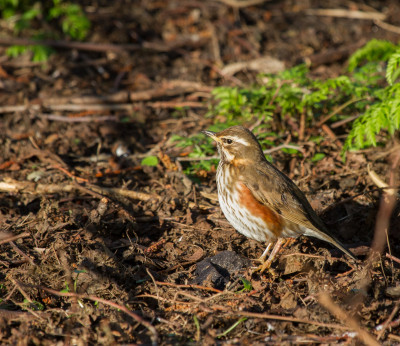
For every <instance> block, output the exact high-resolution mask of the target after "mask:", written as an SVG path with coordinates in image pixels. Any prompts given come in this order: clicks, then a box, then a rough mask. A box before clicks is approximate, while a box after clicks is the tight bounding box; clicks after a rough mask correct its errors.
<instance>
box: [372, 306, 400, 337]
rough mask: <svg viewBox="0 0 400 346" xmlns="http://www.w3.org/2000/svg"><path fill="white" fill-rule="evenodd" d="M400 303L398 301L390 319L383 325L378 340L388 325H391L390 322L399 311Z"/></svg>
mask: <svg viewBox="0 0 400 346" xmlns="http://www.w3.org/2000/svg"><path fill="white" fill-rule="evenodd" d="M399 305H400V303H399V302H397V304H396V305H395V307H394V309H393V311H392V312H391V314H390V315H389V317H388V319H387V320H386V321H385V323H384V324H383V325H381V326H382V329H381V331H380V332H379V334H378V337H377V338H378V340H379V339H380V338H381V337H382V335H383V334H384V333H385V331H386V329H387V327H388V326H389V323H390V322H392V320H393V318H394V316H395V315H396V313H397V311H399Z"/></svg>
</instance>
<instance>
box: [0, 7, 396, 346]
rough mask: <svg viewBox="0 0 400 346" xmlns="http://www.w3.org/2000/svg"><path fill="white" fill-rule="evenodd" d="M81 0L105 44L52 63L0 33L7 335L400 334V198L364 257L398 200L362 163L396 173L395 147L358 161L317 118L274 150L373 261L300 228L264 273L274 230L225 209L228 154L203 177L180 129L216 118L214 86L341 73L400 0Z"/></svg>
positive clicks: (337, 337)
mask: <svg viewBox="0 0 400 346" xmlns="http://www.w3.org/2000/svg"><path fill="white" fill-rule="evenodd" d="M85 4H86V5H87V7H88V9H89V10H90V11H89V13H90V16H89V18H90V20H91V22H92V26H93V27H92V35H91V37H89V38H88V42H92V43H95V45H92V46H90V45H85V43H83V44H82V45H79V46H73V45H68V44H66V43H65V44H64V43H62V42H61V43H59V44H58V45H57V44H54V46H57V53H56V54H55V55H53V56H52V57H51V58H50V60H49V61H48V62H47V63H45V64H37V63H32V62H31V61H30V59H29V57H26V56H25V57H24V56H22V57H19V58H7V57H6V56H5V48H6V47H5V46H1V48H0V50H1V52H2V54H1V56H2V58H1V62H0V74H1V80H0V88H1V90H2V93H1V94H0V104H1V106H0V114H1V120H2V121H1V122H0V143H1V145H0V196H1V198H0V224H1V225H2V226H1V232H0V246H1V251H0V267H1V271H0V341H1V343H2V344H43V345H50V344H59V345H62V344H77V345H84V344H157V343H158V344H188V343H199V344H234V343H235V344H252V345H257V344H298V343H316V344H317V343H318V344H319V343H324V344H356V343H357V342H358V341H357V340H361V341H362V342H364V343H367V344H378V343H382V344H385V345H392V344H395V343H399V342H400V336H399V335H400V310H399V309H400V298H399V297H400V293H399V287H400V281H399V280H400V260H399V258H400V245H399V244H400V232H398V230H399V229H400V209H399V206H397V207H396V206H395V207H394V211H393V213H392V217H391V219H390V227H389V229H388V232H387V241H386V235H385V241H384V244H383V246H384V248H385V250H384V251H383V252H382V256H381V257H380V258H379V260H377V261H374V262H363V261H364V260H365V259H366V258H368V254H369V252H370V247H371V243H372V241H373V239H374V234H375V233H374V232H375V227H376V225H377V224H378V223H377V221H378V222H379V221H380V220H382V218H384V216H382V213H383V214H384V212H385V209H384V207H382V203H381V202H380V201H381V197H382V190H381V189H379V188H377V187H378V186H377V184H376V180H374V179H371V174H370V173H369V172H368V169H367V165H368V164H369V165H370V169H371V170H372V171H373V172H374V173H375V174H376V175H377V176H378V177H381V178H382V179H383V180H385V179H386V178H387V177H389V174H390V172H391V168H390V167H391V164H392V163H391V161H390V160H392V157H393V152H392V151H391V149H392V148H390V147H389V146H388V147H386V148H383V147H378V148H372V149H367V150H363V151H359V152H354V153H349V154H348V157H347V161H346V162H345V163H344V162H343V161H342V160H341V158H340V150H341V143H342V140H343V136H335V135H334V136H333V137H332V133H333V132H332V133H331V132H329V130H330V129H329V128H324V126H321V127H315V128H312V129H306V133H305V136H304V138H302V139H296V138H293V139H292V140H293V141H296V145H298V146H300V147H302V148H304V157H303V158H301V157H299V156H296V155H291V154H284V153H283V152H280V151H276V152H274V153H272V154H271V155H272V156H273V158H274V161H275V163H276V165H277V166H278V167H279V168H280V169H282V170H283V171H284V172H286V173H287V174H288V175H289V176H290V177H291V178H293V179H294V180H295V181H296V182H297V183H298V185H299V187H300V188H301V189H302V190H303V191H304V192H305V193H306V195H307V196H308V197H309V199H310V201H311V202H312V205H313V207H314V208H315V209H316V210H317V211H318V212H319V213H320V214H321V216H322V218H323V220H324V221H325V222H326V224H327V225H328V227H329V228H330V229H331V230H332V232H333V233H335V234H336V235H337V237H338V238H339V239H340V240H341V241H342V242H344V243H345V244H347V245H348V246H349V248H350V249H351V250H352V251H353V252H354V253H355V254H356V255H357V256H358V257H359V259H360V261H359V263H355V262H354V261H352V260H349V259H348V258H347V257H345V256H344V255H343V254H342V253H340V251H337V250H336V249H333V248H332V247H331V246H330V245H328V244H326V243H324V242H322V241H318V240H316V239H311V238H300V239H298V240H297V241H296V242H295V243H294V244H293V245H291V246H290V247H287V248H284V249H283V250H282V252H281V254H280V257H279V260H277V261H275V262H274V264H273V273H272V272H271V273H264V274H260V273H258V272H255V271H254V269H253V267H254V266H255V264H254V259H256V258H258V257H260V255H261V254H262V252H263V250H264V244H261V243H257V242H255V241H252V240H249V239H246V238H245V237H243V236H241V235H240V234H238V233H237V232H236V231H235V230H234V229H233V228H232V227H231V226H230V225H229V223H228V222H227V221H226V219H225V218H224V217H223V215H222V214H221V211H220V209H219V205H218V201H217V198H216V184H215V176H214V174H215V167H213V169H212V170H211V171H210V172H201V174H199V176H198V177H197V178H196V179H194V180H192V179H190V178H189V177H187V176H186V175H185V174H184V173H183V172H182V169H184V168H185V165H187V164H188V163H187V161H184V160H182V161H179V160H178V158H179V157H180V158H182V157H185V155H187V153H188V152H189V151H190V150H191V148H185V149H182V148H177V147H176V146H175V144H174V143H173V142H172V141H171V140H170V139H171V136H172V135H176V134H177V135H181V136H188V135H191V134H196V133H199V132H200V131H201V130H203V129H206V128H207V127H208V126H209V125H210V124H212V119H210V118H208V117H206V116H205V115H206V113H207V108H208V105H209V103H210V102H212V97H211V91H212V88H213V87H215V86H219V85H230V86H243V85H248V84H249V83H250V84H251V83H253V82H255V81H256V78H257V73H259V72H265V71H266V70H268V69H275V70H280V69H282V68H283V67H284V66H285V67H289V66H293V65H294V64H296V63H298V62H299V61H305V62H307V63H309V64H310V65H311V70H312V74H314V75H316V76H319V77H331V76H335V75H337V74H338V73H341V72H342V71H343V69H344V64H345V61H346V59H347V58H348V56H349V55H350V54H351V53H352V52H354V51H355V50H356V49H357V48H358V47H359V46H361V45H362V43H363V42H367V41H368V40H369V39H371V38H378V39H387V40H391V41H392V42H397V41H398V40H399V33H398V32H396V31H395V30H394V29H393V28H394V27H396V26H397V27H398V26H399V25H400V22H399V18H400V7H399V6H398V4H397V1H394V0H386V1H381V2H376V1H367V2H360V1H355V2H352V3H351V4H350V5H349V3H348V2H346V1H342V0H337V1H331V2H329V3H327V4H324V5H321V4H320V3H319V2H317V1H296V2H292V1H289V0H284V1H278V2H275V1H264V2H261V1H259V4H255V5H253V6H250V5H249V6H245V5H243V4H242V2H239V1H236V0H229V1H228V0H221V1H207V2H196V1H185V2H176V1H164V0H161V1H144V2H141V3H140V4H139V3H137V4H136V2H132V3H127V2H124V1H115V2H112V3H111V2H105V3H104V6H102V7H99V5H98V3H96V4H94V3H93V4H92V3H90V2H85ZM322 6H325V7H326V8H325V10H328V9H333V8H335V9H346V10H348V11H355V12H359V13H362V12H368V13H369V14H368V16H369V17H368V16H367V18H361V19H360V18H359V19H354V18H353V19H350V18H348V17H346V15H345V14H343V12H341V13H342V16H339V15H337V12H335V13H336V15H333V14H332V13H333V12H329V11H328V12H318V11H317V10H323V8H322ZM348 11H347V12H346V11H344V13H348ZM322 13H325V14H322ZM353 13H354V12H353ZM374 13H375V15H374ZM382 14H383V15H384V17H383V18H384V19H383V20H382V16H381V15H382ZM382 23H383V24H382ZM385 23H390V24H391V27H388V26H386V27H385V25H384V24H385ZM390 29H392V30H390ZM7 30H8V29H7V28H6V27H2V29H1V31H2V33H3V34H4V35H6V36H8V37H10V39H9V40H10V41H11V42H12V41H13V37H12V35H11V33H10V32H8V31H7ZM14 42H15V43H17V40H16V39H15V41H14ZM0 43H1V42H0ZM1 44H4V42H3V43H1ZM50 44H51V42H50ZM63 45H64V46H63ZM335 52H336V53H335ZM239 62H240V64H237V63H239ZM293 121H294V122H295V121H296V120H293ZM247 125H248V126H251V123H249V124H247ZM325 125H326V124H325ZM296 126H297V125H296ZM324 129H325V130H324ZM307 131H308V132H307ZM311 134H318V135H320V136H322V137H323V138H324V140H323V141H322V142H321V143H319V144H315V143H312V142H311V141H308V138H309V136H310V135H311ZM307 151H308V153H307ZM322 151H323V152H324V153H326V157H325V158H324V159H323V160H321V161H318V162H311V160H310V158H311V157H312V156H313V155H314V153H315V152H322ZM148 156H157V157H158V164H157V165H156V166H144V165H142V164H141V162H142V159H143V158H145V157H148ZM393 175H394V176H396V177H395V178H396V179H397V183H398V182H399V177H398V172H397V173H396V172H394V173H393ZM397 185H398V184H397ZM396 198H397V199H398V195H397V196H396ZM379 212H381V214H379Z"/></svg>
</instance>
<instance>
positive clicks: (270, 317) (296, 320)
mask: <svg viewBox="0 0 400 346" xmlns="http://www.w3.org/2000/svg"><path fill="white" fill-rule="evenodd" d="M230 313H232V314H235V315H239V316H244V317H253V318H262V319H267V320H277V321H286V322H294V323H304V324H311V325H314V326H319V327H324V328H331V329H339V330H349V329H350V328H349V327H346V326H341V325H339V324H333V323H323V322H317V321H310V320H306V319H301V318H294V317H288V316H279V315H271V314H261V313H256V312H247V311H235V312H230Z"/></svg>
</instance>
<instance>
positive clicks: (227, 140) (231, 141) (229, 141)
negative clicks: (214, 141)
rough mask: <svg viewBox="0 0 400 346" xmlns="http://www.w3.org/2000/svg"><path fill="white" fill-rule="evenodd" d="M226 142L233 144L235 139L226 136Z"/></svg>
mask: <svg viewBox="0 0 400 346" xmlns="http://www.w3.org/2000/svg"><path fill="white" fill-rule="evenodd" d="M224 142H225V143H226V144H232V143H233V140H232V139H230V138H225V139H224Z"/></svg>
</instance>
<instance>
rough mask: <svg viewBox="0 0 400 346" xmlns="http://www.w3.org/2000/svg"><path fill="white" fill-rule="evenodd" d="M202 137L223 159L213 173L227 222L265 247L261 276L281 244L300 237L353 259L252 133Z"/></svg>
mask: <svg viewBox="0 0 400 346" xmlns="http://www.w3.org/2000/svg"><path fill="white" fill-rule="evenodd" d="M203 133H204V134H206V135H207V136H210V137H211V138H212V139H213V140H214V141H215V142H217V147H218V152H219V155H220V158H221V160H220V162H219V165H218V169H217V187H218V199H219V203H220V206H221V209H222V211H223V213H224V215H225V217H226V218H227V219H228V221H229V222H230V223H231V224H232V226H233V227H234V228H235V229H236V230H237V231H238V232H240V233H242V234H243V235H245V236H246V237H249V238H252V239H255V240H258V241H260V242H268V246H267V248H266V250H265V251H264V253H263V255H262V256H261V258H260V260H261V261H262V262H263V264H262V265H261V266H260V268H259V269H260V270H261V272H263V271H264V270H265V269H268V268H269V267H270V265H271V263H272V261H273V259H274V257H275V255H276V254H277V253H278V252H279V249H280V248H281V246H282V245H283V243H285V242H286V240H285V238H297V237H299V236H300V235H306V236H311V237H315V238H318V239H322V240H325V241H327V242H328V243H331V244H333V245H335V246H336V247H337V248H339V249H340V250H342V251H343V252H344V253H346V254H347V255H348V256H350V257H351V258H353V259H355V256H354V255H353V254H352V253H351V252H350V251H349V250H347V249H346V248H345V246H344V245H343V244H341V243H340V242H339V241H338V240H337V239H335V238H334V237H333V236H332V234H330V232H329V231H328V230H327V228H326V226H325V225H324V223H323V222H322V220H321V219H320V218H319V217H318V215H317V214H316V213H315V211H314V210H313V208H312V207H311V205H310V203H309V202H308V200H307V198H306V197H305V196H304V194H303V192H301V191H300V189H299V188H298V187H297V186H296V185H295V183H294V182H293V181H292V180H291V179H290V178H288V177H287V176H286V175H285V174H284V173H282V172H281V171H280V170H278V169H277V168H276V167H275V166H274V165H272V164H271V163H270V162H268V161H267V160H266V159H265V156H264V154H263V152H262V149H261V146H260V144H259V143H258V141H257V139H256V137H255V136H254V135H253V133H252V132H251V131H249V130H248V129H246V128H244V127H242V126H233V127H230V128H228V129H226V130H223V131H221V132H217V133H215V132H211V131H203ZM275 240H277V241H276V244H275V246H274V249H273V250H272V252H271V255H270V256H269V258H268V260H267V261H265V258H266V256H267V254H268V251H269V248H270V246H271V243H272V242H274V241H275Z"/></svg>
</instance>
